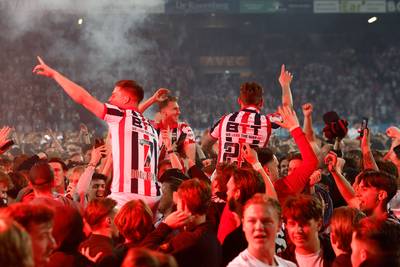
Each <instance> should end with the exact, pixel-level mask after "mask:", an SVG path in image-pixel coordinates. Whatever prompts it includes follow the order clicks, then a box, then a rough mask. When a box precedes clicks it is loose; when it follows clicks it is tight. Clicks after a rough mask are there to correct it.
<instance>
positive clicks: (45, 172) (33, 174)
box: [29, 160, 54, 187]
mask: <svg viewBox="0 0 400 267" xmlns="http://www.w3.org/2000/svg"><path fill="white" fill-rule="evenodd" d="M29 181H30V182H31V184H32V185H33V186H34V187H40V186H45V185H49V184H51V183H52V182H53V181H54V173H53V170H52V169H51V167H50V165H49V164H48V163H47V161H45V160H40V161H38V162H36V163H35V164H34V165H33V167H32V168H31V169H30V171H29Z"/></svg>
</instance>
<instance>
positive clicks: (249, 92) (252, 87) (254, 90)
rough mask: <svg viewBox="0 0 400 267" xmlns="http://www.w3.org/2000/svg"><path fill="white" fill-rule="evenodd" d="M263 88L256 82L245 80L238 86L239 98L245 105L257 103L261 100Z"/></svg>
mask: <svg viewBox="0 0 400 267" xmlns="http://www.w3.org/2000/svg"><path fill="white" fill-rule="evenodd" d="M263 93H264V90H263V88H262V87H261V85H259V84H258V83H256V82H246V83H243V84H242V85H241V86H240V95H239V98H240V100H242V102H243V103H244V104H245V105H259V104H261V101H262V100H263Z"/></svg>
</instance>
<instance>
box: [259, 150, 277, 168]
mask: <svg viewBox="0 0 400 267" xmlns="http://www.w3.org/2000/svg"><path fill="white" fill-rule="evenodd" d="M256 151H257V156H258V160H259V161H260V163H261V165H263V166H264V165H265V164H267V163H268V162H271V161H272V160H273V159H274V152H272V150H271V149H269V148H266V147H263V148H258V149H256Z"/></svg>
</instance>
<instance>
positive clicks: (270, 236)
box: [243, 204, 280, 255]
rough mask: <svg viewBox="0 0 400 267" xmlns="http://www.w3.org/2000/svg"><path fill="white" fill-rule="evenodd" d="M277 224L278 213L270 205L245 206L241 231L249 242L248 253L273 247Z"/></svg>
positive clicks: (277, 228)
mask: <svg viewBox="0 0 400 267" xmlns="http://www.w3.org/2000/svg"><path fill="white" fill-rule="evenodd" d="M279 226H280V221H279V219H278V214H277V212H276V210H274V209H273V208H272V207H270V206H266V205H262V204H254V205H250V206H249V207H247V208H246V210H245V211H244V214H243V231H244V233H245V235H246V239H247V242H248V243H249V251H250V253H252V251H258V252H262V251H265V250H268V248H274V247H275V236H276V233H277V232H278V230H279ZM252 254H253V255H254V254H256V255H258V254H259V253H254V252H253V253H252Z"/></svg>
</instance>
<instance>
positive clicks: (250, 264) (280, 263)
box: [228, 249, 296, 267]
mask: <svg viewBox="0 0 400 267" xmlns="http://www.w3.org/2000/svg"><path fill="white" fill-rule="evenodd" d="M274 259H275V263H276V264H277V265H275V264H274V265H268V264H266V263H264V262H262V261H260V260H259V259H257V258H256V257H254V256H253V255H251V254H250V253H249V251H248V250H247V249H245V250H243V251H242V252H241V253H240V254H239V255H238V256H237V257H236V258H234V259H233V260H232V261H231V262H230V263H229V264H228V267H270V266H277V267H296V264H294V263H293V262H291V261H287V260H284V259H282V258H280V257H278V256H276V255H275V256H274Z"/></svg>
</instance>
